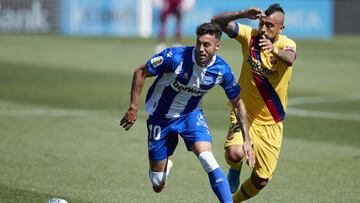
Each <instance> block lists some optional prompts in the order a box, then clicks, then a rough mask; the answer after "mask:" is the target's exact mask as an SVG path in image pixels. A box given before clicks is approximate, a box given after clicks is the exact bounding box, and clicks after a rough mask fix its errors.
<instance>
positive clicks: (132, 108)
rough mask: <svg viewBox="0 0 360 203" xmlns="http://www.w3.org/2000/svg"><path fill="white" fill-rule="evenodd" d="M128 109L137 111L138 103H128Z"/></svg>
mask: <svg viewBox="0 0 360 203" xmlns="http://www.w3.org/2000/svg"><path fill="white" fill-rule="evenodd" d="M129 110H131V111H137V110H138V105H136V104H130V107H129Z"/></svg>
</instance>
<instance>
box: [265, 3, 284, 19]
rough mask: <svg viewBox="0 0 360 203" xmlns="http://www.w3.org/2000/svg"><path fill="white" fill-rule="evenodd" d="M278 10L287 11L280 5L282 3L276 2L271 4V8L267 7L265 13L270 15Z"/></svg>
mask: <svg viewBox="0 0 360 203" xmlns="http://www.w3.org/2000/svg"><path fill="white" fill-rule="evenodd" d="M276 11H277V12H281V13H283V14H285V12H284V10H283V8H282V7H281V6H280V4H278V3H275V4H272V5H270V6H269V8H267V9H266V11H265V15H266V16H269V15H271V14H273V13H275V12H276Z"/></svg>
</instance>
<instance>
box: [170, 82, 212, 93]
mask: <svg viewBox="0 0 360 203" xmlns="http://www.w3.org/2000/svg"><path fill="white" fill-rule="evenodd" d="M171 87H172V88H173V89H174V90H175V91H177V92H185V93H188V94H190V95H192V96H202V95H204V94H205V93H206V91H205V90H200V89H197V88H192V87H188V86H186V85H183V84H181V83H179V82H178V81H177V80H175V81H174V82H173V83H172V84H171Z"/></svg>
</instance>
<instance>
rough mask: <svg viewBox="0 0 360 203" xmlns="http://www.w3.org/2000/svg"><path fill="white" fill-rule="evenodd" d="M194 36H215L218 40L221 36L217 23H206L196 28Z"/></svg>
mask: <svg viewBox="0 0 360 203" xmlns="http://www.w3.org/2000/svg"><path fill="white" fill-rule="evenodd" d="M196 34H197V35H198V36H201V35H206V34H210V35H215V38H217V39H220V38H221V34H222V29H221V27H220V25H218V24H217V23H213V22H208V23H203V24H201V25H199V26H197V28H196Z"/></svg>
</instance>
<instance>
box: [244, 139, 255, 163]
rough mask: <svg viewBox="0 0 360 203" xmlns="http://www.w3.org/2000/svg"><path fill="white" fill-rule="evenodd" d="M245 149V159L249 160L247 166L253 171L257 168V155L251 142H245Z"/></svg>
mask: <svg viewBox="0 0 360 203" xmlns="http://www.w3.org/2000/svg"><path fill="white" fill-rule="evenodd" d="M243 149H244V153H245V158H246V160H247V164H248V165H249V166H250V168H251V169H253V168H254V166H255V155H254V152H253V150H252V147H251V144H250V143H249V142H245V143H244V144H243Z"/></svg>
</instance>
